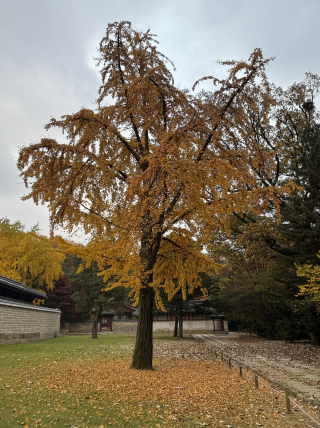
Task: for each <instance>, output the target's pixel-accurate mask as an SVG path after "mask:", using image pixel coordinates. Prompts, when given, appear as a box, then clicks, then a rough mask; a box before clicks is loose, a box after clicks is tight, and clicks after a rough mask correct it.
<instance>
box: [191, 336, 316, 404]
mask: <svg viewBox="0 0 320 428" xmlns="http://www.w3.org/2000/svg"><path fill="white" fill-rule="evenodd" d="M193 337H194V338H195V339H196V340H198V341H204V342H206V343H208V344H209V345H210V346H212V347H213V348H214V349H215V350H216V351H217V352H218V353H219V354H221V353H223V355H224V357H225V358H231V359H235V360H237V361H238V362H240V363H241V364H243V366H247V367H249V368H251V369H253V370H255V371H256V372H258V373H260V374H261V375H262V376H265V377H267V378H268V379H270V380H271V381H272V382H274V383H275V384H278V385H279V386H280V387H283V388H289V389H290V390H291V391H293V392H294V393H296V394H298V397H299V396H300V397H304V399H305V400H307V401H308V400H309V401H311V402H313V403H314V404H315V406H317V405H319V409H320V348H319V347H314V346H310V345H309V344H304V343H287V342H282V341H276V340H275V341H270V340H263V339H259V338H256V337H254V336H253V337H251V336H250V335H241V334H239V333H229V334H226V335H214V334H195V335H193Z"/></svg>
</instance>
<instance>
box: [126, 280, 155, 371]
mask: <svg viewBox="0 0 320 428" xmlns="http://www.w3.org/2000/svg"><path fill="white" fill-rule="evenodd" d="M153 304H154V290H153V288H151V287H149V286H148V285H145V286H144V287H143V288H141V290H140V299H139V318H138V326H137V335H136V344H135V349H134V353H133V359H132V363H131V366H130V367H131V368H132V369H136V370H152V334H153Z"/></svg>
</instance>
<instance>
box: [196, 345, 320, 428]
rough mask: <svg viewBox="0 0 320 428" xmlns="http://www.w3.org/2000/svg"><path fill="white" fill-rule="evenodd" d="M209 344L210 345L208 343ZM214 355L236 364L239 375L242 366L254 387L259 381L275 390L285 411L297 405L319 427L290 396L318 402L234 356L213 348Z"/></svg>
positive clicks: (315, 403)
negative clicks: (250, 377) (281, 397)
mask: <svg viewBox="0 0 320 428" xmlns="http://www.w3.org/2000/svg"><path fill="white" fill-rule="evenodd" d="M195 339H196V340H198V341H200V342H202V343H205V340H204V339H203V338H200V337H195ZM208 346H210V345H208ZM213 352H214V356H215V358H216V360H218V359H220V361H221V362H225V363H227V364H228V367H229V369H232V367H234V366H237V367H238V369H239V376H240V377H242V376H243V375H244V370H243V369H244V368H245V369H246V371H247V374H248V375H251V376H252V378H253V382H254V386H255V388H256V389H258V388H259V383H262V384H263V385H264V386H265V387H267V388H269V389H270V390H273V391H275V392H277V394H281V395H282V396H283V398H284V407H285V410H286V412H287V413H290V412H291V407H297V408H298V409H299V410H300V411H302V412H303V413H304V414H305V415H306V416H307V417H308V418H309V419H311V420H312V422H313V423H315V424H316V425H317V426H319V427H320V422H319V421H317V420H316V419H315V418H313V417H312V416H311V415H310V414H309V413H307V412H306V411H305V410H304V409H303V408H302V407H301V406H299V404H298V403H297V402H296V401H294V400H293V399H292V397H295V398H298V399H299V400H301V401H304V402H306V403H308V404H313V405H315V406H318V405H319V404H320V403H319V402H318V401H316V400H312V399H309V398H306V397H304V396H302V395H300V394H299V393H297V392H296V391H293V390H292V389H290V388H287V387H285V386H284V385H282V384H281V383H280V382H278V381H275V380H274V379H270V378H268V377H267V376H266V375H264V374H263V373H260V372H259V371H258V370H256V369H253V368H252V367H250V366H248V365H247V364H244V363H243V362H241V361H239V360H237V359H236V358H234V357H230V356H229V355H227V354H226V353H224V352H222V351H219V352H218V351H217V350H214V351H213ZM261 379H264V380H265V381H266V382H268V383H266V382H263V381H262V380H261ZM269 384H271V385H275V386H276V387H277V388H278V389H275V388H272V387H271V386H270V385H269ZM307 426H308V427H310V428H312V426H311V425H307Z"/></svg>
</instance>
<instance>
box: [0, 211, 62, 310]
mask: <svg viewBox="0 0 320 428" xmlns="http://www.w3.org/2000/svg"><path fill="white" fill-rule="evenodd" d="M0 254H1V256H0V275H2V276H5V277H7V278H10V279H13V280H15V281H21V282H23V283H24V285H26V286H28V287H31V288H35V289H38V288H39V289H44V288H47V289H52V288H53V281H54V280H57V279H58V278H59V277H60V276H61V274H62V268H61V264H62V262H63V260H64V257H65V255H64V252H63V251H62V250H61V249H58V247H57V246H56V245H54V241H53V240H51V239H49V238H46V237H45V236H42V235H39V233H38V230H37V228H36V227H35V228H33V230H32V231H30V232H25V231H24V226H23V225H22V224H21V223H20V222H15V223H13V224H11V223H10V222H9V220H8V219H0ZM37 300H38V299H37ZM39 303H40V301H39V302H35V304H39Z"/></svg>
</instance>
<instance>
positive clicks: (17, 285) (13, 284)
mask: <svg viewBox="0 0 320 428" xmlns="http://www.w3.org/2000/svg"><path fill="white" fill-rule="evenodd" d="M1 286H4V287H5V288H9V289H10V290H15V291H20V292H21V293H24V294H28V295H32V296H34V297H35V298H39V299H46V298H47V296H46V294H45V293H41V292H40V291H36V290H33V289H32V288H30V287H26V286H25V285H24V284H23V283H22V282H17V281H13V280H12V279H9V278H6V277H4V276H1V275H0V287H1Z"/></svg>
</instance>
